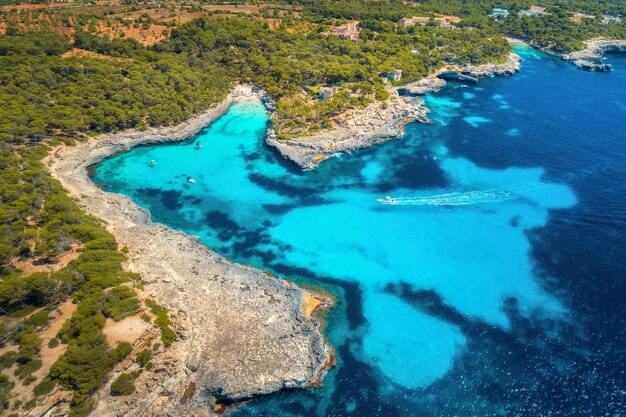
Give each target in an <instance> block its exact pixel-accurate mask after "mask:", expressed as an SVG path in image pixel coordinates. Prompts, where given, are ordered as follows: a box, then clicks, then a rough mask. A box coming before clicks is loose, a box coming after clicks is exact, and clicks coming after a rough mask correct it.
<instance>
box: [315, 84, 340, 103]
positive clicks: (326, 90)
mask: <svg viewBox="0 0 626 417" xmlns="http://www.w3.org/2000/svg"><path fill="white" fill-rule="evenodd" d="M337 91H339V87H337V86H336V85H331V86H323V87H320V101H324V100H328V99H329V98H331V97H332V96H334V95H335V93H336V92H337Z"/></svg>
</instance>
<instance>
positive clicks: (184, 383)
mask: <svg viewBox="0 0 626 417" xmlns="http://www.w3.org/2000/svg"><path fill="white" fill-rule="evenodd" d="M259 100H260V96H259V93H258V92H256V91H254V89H253V88H252V87H251V86H237V87H236V88H235V89H234V90H233V92H232V93H231V94H230V95H229V96H228V98H226V99H225V100H224V101H222V102H221V103H220V104H219V105H217V106H215V107H214V108H212V109H210V110H209V111H207V112H205V113H203V114H201V115H198V116H196V117H194V118H192V119H190V120H189V121H187V122H185V123H182V124H181V125H178V126H174V127H170V128H162V129H150V130H147V131H131V132H123V133H120V134H111V135H103V136H101V137H99V138H96V139H93V140H89V141H87V142H85V143H79V144H77V145H75V146H63V145H62V146H60V147H58V148H56V149H55V150H54V152H52V153H51V155H50V156H49V157H48V159H47V163H48V165H49V169H50V172H51V174H52V175H53V177H55V178H56V179H58V180H59V181H60V182H61V184H62V185H63V187H64V188H65V189H66V190H67V191H68V192H69V194H70V195H71V196H72V197H73V198H75V199H77V200H78V201H79V203H80V204H81V206H82V207H83V208H84V209H85V210H86V211H87V212H88V213H90V214H93V215H95V216H97V217H99V218H101V219H103V220H104V221H105V222H106V226H107V229H108V230H109V231H111V232H112V233H113V234H114V235H115V237H116V239H117V241H118V242H119V244H120V245H122V246H127V247H128V248H129V254H128V257H129V260H128V262H127V268H128V270H130V271H133V272H138V273H140V274H141V275H142V277H143V280H144V282H145V287H146V293H147V294H148V295H149V296H150V297H154V298H156V299H157V300H158V301H159V302H160V303H161V304H162V305H163V306H164V307H166V308H167V309H168V311H169V312H170V313H171V314H172V316H173V317H174V323H175V330H176V332H177V334H178V336H179V337H178V340H177V341H176V342H175V343H174V344H173V345H172V346H171V347H170V348H169V349H166V350H165V351H163V353H161V354H159V356H158V357H157V358H155V360H154V362H155V368H154V371H153V372H144V373H142V374H141V375H140V376H139V378H138V379H137V380H136V382H135V385H136V387H137V391H136V392H135V393H134V394H132V395H130V396H126V397H112V396H110V395H108V394H107V393H106V387H105V388H104V389H102V390H101V391H100V392H99V393H97V394H96V396H95V398H96V404H95V408H94V411H93V415H98V416H119V415H124V416H153V415H176V416H185V415H190V413H192V414H194V415H211V412H210V411H208V410H210V408H209V406H208V405H214V404H215V401H216V400H225V401H229V402H230V401H240V400H245V399H248V398H251V397H252V396H255V395H260V394H268V393H272V392H275V391H278V390H280V389H282V388H290V387H303V386H307V385H308V384H311V383H315V382H317V381H319V380H320V379H321V378H322V377H323V373H324V371H325V370H326V369H327V367H328V364H329V363H330V361H331V359H332V355H331V349H330V347H329V346H328V345H327V344H326V342H325V340H324V338H323V336H322V334H321V333H320V330H319V324H320V323H319V322H318V321H317V320H316V319H314V318H313V317H311V316H310V315H308V314H306V313H305V311H304V309H303V305H304V304H305V302H306V299H307V297H310V294H309V293H307V292H305V291H303V290H302V289H300V288H298V287H297V286H295V285H293V284H290V283H289V282H287V281H284V280H281V279H277V278H273V277H270V276H269V275H268V274H266V273H264V272H262V271H260V270H258V269H255V268H252V267H248V266H244V265H239V264H236V263H233V262H230V261H229V260H227V259H226V258H224V257H222V256H220V255H217V254H216V253H214V252H212V251H211V250H209V249H208V248H207V247H206V246H204V245H202V244H201V243H199V242H198V240H197V239H196V238H195V237H193V236H190V235H187V234H185V233H182V232H178V231H175V230H172V229H170V228H168V227H166V226H163V225H161V224H158V223H153V222H152V221H151V218H150V213H149V212H148V211H146V210H144V209H142V208H140V207H139V206H137V205H136V204H135V203H134V202H133V201H132V200H131V199H130V198H128V197H126V196H123V195H119V194H111V193H107V192H104V191H103V190H101V189H99V188H98V187H96V186H95V185H94V184H93V182H92V181H91V180H90V179H89V178H88V175H87V168H88V167H89V166H91V165H93V164H95V163H97V162H99V161H101V160H102V159H104V158H106V157H108V156H110V155H112V154H114V153H115V152H117V151H119V150H121V149H123V148H131V147H133V146H137V145H140V144H147V143H163V142H169V141H180V140H184V139H186V138H189V137H191V136H193V135H195V134H196V133H198V132H199V131H200V130H201V129H203V128H204V127H206V126H207V125H208V124H209V123H211V122H212V121H213V120H215V119H217V118H219V117H220V116H222V115H223V114H224V113H225V112H226V111H227V110H228V108H229V107H230V105H231V104H233V103H235V102H242V101H249V102H259ZM192 386H193V387H194V388H193V390H191V389H190V387H192ZM196 387H197V388H196ZM191 391H193V395H191V398H189V392H191ZM183 398H184V399H185V400H184V401H183V400H182V399H183ZM198 411H201V413H198V414H195V413H197V412H198Z"/></svg>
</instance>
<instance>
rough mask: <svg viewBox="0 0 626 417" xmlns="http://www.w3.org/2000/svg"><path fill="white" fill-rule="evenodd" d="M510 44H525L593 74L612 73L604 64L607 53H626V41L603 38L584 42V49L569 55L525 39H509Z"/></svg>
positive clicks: (608, 65)
mask: <svg viewBox="0 0 626 417" xmlns="http://www.w3.org/2000/svg"><path fill="white" fill-rule="evenodd" d="M509 42H521V43H525V44H527V45H530V46H531V47H533V48H535V49H537V50H539V51H541V52H543V53H544V54H546V55H550V56H552V57H555V58H558V59H561V60H563V61H565V62H569V63H570V64H572V65H574V66H575V67H576V68H578V69H579V70H582V71H592V72H593V71H595V72H608V71H611V65H610V64H606V63H604V56H605V55H606V54H607V53H622V54H624V53H626V39H608V38H603V37H598V38H592V39H587V40H586V41H584V45H585V47H584V48H583V49H581V50H580V51H574V52H570V53H568V54H566V53H561V52H555V51H552V50H550V49H547V48H544V47H542V46H539V45H537V44H536V43H534V42H531V41H525V40H523V39H509Z"/></svg>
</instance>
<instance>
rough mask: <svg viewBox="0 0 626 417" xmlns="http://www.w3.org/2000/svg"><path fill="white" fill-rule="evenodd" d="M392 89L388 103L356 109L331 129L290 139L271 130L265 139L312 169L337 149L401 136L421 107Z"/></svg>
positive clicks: (348, 148) (360, 145) (357, 147)
mask: <svg viewBox="0 0 626 417" xmlns="http://www.w3.org/2000/svg"><path fill="white" fill-rule="evenodd" d="M390 93H391V95H392V98H391V99H390V100H389V101H388V102H387V103H375V104H372V105H370V106H368V107H367V108H365V109H364V110H359V111H353V112H352V114H349V115H347V117H346V119H345V121H344V122H342V123H341V124H339V125H338V126H336V127H335V128H334V129H332V130H324V131H322V132H319V133H317V134H314V135H310V136H306V137H302V138H296V139H289V140H282V139H278V138H277V137H276V135H275V134H273V133H272V134H270V135H268V136H267V138H266V143H267V144H268V145H269V146H272V147H274V148H276V149H277V150H278V151H279V152H280V153H281V154H282V155H283V157H285V158H287V159H290V160H291V161H293V162H295V163H296V164H298V165H300V166H301V167H302V168H306V169H312V168H315V166H317V165H318V164H319V163H320V162H321V161H323V160H324V159H327V158H329V157H331V156H333V155H334V154H336V153H341V152H351V151H354V150H357V149H361V148H366V147H368V146H371V145H372V144H374V143H377V142H382V141H385V140H388V139H393V138H399V137H401V136H402V134H403V133H404V129H403V126H404V124H405V123H406V122H408V121H412V120H415V118H416V117H418V116H419V114H420V111H419V109H418V108H417V107H416V106H413V105H411V104H409V103H407V102H406V101H405V100H403V99H402V98H401V97H399V96H398V94H397V93H396V92H395V91H390Z"/></svg>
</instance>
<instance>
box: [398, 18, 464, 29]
mask: <svg viewBox="0 0 626 417" xmlns="http://www.w3.org/2000/svg"><path fill="white" fill-rule="evenodd" d="M431 19H432V20H433V21H434V22H435V24H437V25H438V26H440V27H442V28H446V29H453V28H454V25H455V24H457V23H459V22H460V21H461V18H460V17H458V16H434V17H430V16H413V17H404V18H402V19H400V20H399V21H398V25H400V26H404V27H411V26H415V25H421V26H424V25H426V24H427V23H428V22H430V21H431Z"/></svg>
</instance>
